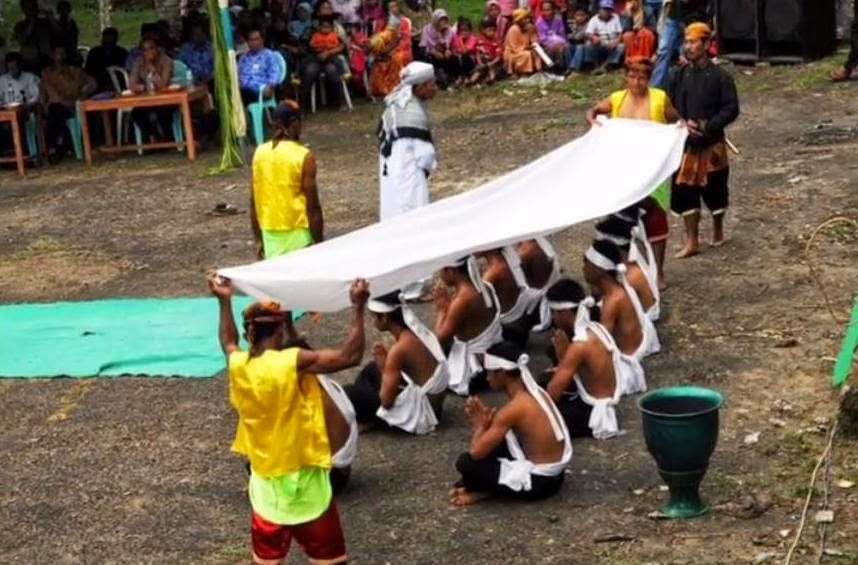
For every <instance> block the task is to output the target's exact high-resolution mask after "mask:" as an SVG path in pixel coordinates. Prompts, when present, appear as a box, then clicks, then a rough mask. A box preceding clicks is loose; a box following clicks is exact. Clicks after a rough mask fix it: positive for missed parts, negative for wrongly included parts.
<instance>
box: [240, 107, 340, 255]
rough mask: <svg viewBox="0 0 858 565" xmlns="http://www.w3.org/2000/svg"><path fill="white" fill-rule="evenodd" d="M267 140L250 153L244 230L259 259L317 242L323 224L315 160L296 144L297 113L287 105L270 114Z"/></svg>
mask: <svg viewBox="0 0 858 565" xmlns="http://www.w3.org/2000/svg"><path fill="white" fill-rule="evenodd" d="M274 124H275V128H276V130H275V132H274V137H273V138H272V139H271V141H268V142H266V143H263V144H262V145H260V146H259V147H257V148H256V152H255V153H254V154H253V171H252V180H251V185H250V227H251V229H252V230H253V240H254V242H255V243H256V253H257V256H258V258H259V259H271V258H272V257H278V256H280V255H284V254H286V253H289V252H290V251H294V250H296V249H301V248H302V247H307V246H308V245H312V244H313V243H321V242H322V240H323V239H324V219H323V217H322V205H321V204H320V202H319V191H318V188H317V186H316V158H315V157H314V156H313V153H312V152H311V151H310V150H309V149H308V148H307V147H306V146H304V145H302V144H301V141H300V139H301V110H300V109H299V108H298V105H297V104H296V103H295V102H292V101H285V102H282V103H281V104H280V105H279V106H278V107H277V108H276V109H275V110H274Z"/></svg>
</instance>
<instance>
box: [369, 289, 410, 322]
mask: <svg viewBox="0 0 858 565" xmlns="http://www.w3.org/2000/svg"><path fill="white" fill-rule="evenodd" d="M399 293H400V291H399V290H394V291H393V292H388V293H387V294H382V295H381V296H375V297H373V300H377V301H379V302H382V303H384V304H387V305H388V306H394V307H396V310H394V311H393V312H385V313H384V315H385V316H387V317H388V318H389V319H390V321H391V322H393V323H394V324H398V325H400V326H404V325H405V318H403V316H402V302H401V301H400V299H399Z"/></svg>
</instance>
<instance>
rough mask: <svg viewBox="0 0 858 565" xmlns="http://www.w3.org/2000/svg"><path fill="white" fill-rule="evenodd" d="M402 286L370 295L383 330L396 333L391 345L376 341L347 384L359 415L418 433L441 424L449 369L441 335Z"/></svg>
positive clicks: (371, 307)
mask: <svg viewBox="0 0 858 565" xmlns="http://www.w3.org/2000/svg"><path fill="white" fill-rule="evenodd" d="M402 298H403V297H402V296H401V295H400V292H399V291H395V292H392V293H390V294H386V295H384V296H380V297H378V298H375V299H372V300H370V301H369V303H368V305H367V308H368V309H369V311H370V312H371V313H372V314H373V316H374V322H375V327H376V329H377V330H378V331H381V332H389V333H391V334H392V335H393V337H394V338H395V339H396V342H395V343H394V344H393V345H392V346H391V347H390V350H387V348H385V347H384V345H382V344H381V343H376V344H375V345H373V347H372V354H373V357H374V358H375V360H374V361H370V362H369V364H367V365H366V366H365V367H364V368H363V370H361V373H360V375H358V378H357V379H356V380H355V383H354V384H353V385H350V386H349V387H347V388H346V390H347V393H348V395H349V398H350V399H351V400H352V403H353V404H354V406H355V409H356V412H357V418H358V421H360V422H361V423H362V424H363V423H373V422H377V421H379V420H380V421H381V422H383V423H384V424H385V425H388V426H393V427H396V428H400V429H402V430H404V431H406V432H409V433H412V434H418V435H422V434H428V433H429V432H431V431H433V430H434V429H435V426H437V425H438V419H439V418H440V417H441V408H442V404H443V402H444V392H445V391H446V389H447V384H448V380H449V373H448V371H447V360H446V358H445V357H444V351H443V350H442V349H441V344H440V343H438V338H436V337H435V334H433V333H432V332H431V331H429V329H428V328H427V327H426V326H424V325H423V323H422V322H421V321H420V319H419V318H418V317H417V315H416V314H415V313H414V312H413V311H412V310H411V308H409V307H408V305H407V304H406V303H405V302H404V301H403V300H402Z"/></svg>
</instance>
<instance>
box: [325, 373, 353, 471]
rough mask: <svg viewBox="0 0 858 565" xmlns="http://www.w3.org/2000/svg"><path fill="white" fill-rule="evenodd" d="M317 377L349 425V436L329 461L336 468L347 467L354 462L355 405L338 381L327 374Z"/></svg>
mask: <svg viewBox="0 0 858 565" xmlns="http://www.w3.org/2000/svg"><path fill="white" fill-rule="evenodd" d="M317 378H318V379H319V384H320V385H322V388H323V389H325V392H326V393H328V396H330V397H331V400H333V401H334V404H336V406H337V409H338V410H339V411H340V413H341V414H342V415H343V418H345V420H346V422H347V423H348V425H349V437H348V439H346V443H345V444H343V446H342V447H341V448H340V449H339V450H338V451H337V452H336V453H334V454H333V455H332V456H331V463H333V465H334V467H336V468H338V469H342V468H344V467H349V466H350V465H351V464H352V463H353V462H354V460H355V455H357V443H358V425H357V418H356V417H355V407H354V406H353V405H352V401H351V400H349V397H348V396H347V395H346V391H344V390H343V387H342V386H340V383H338V382H337V381H335V380H333V379H330V378H328V376H327V375H317Z"/></svg>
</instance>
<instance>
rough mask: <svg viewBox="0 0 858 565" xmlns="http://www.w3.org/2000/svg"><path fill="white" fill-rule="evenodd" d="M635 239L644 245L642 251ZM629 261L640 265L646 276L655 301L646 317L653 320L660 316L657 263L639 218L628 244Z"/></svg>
mask: <svg viewBox="0 0 858 565" xmlns="http://www.w3.org/2000/svg"><path fill="white" fill-rule="evenodd" d="M635 239H639V240H640V241H641V242H642V243H643V246H644V253H641V252H640V248H638V246H637V244H636V243H635ZM629 262H631V263H637V264H638V265H640V267H641V270H642V271H643V273H644V278H646V282H647V285H648V286H649V289H650V292H652V295H653V297H654V298H655V302H654V303H653V305H652V306H650V307H649V310H647V311H646V315H647V317H648V318H649V319H650V320H652V321H653V322H655V321H656V320H658V319H659V317H660V316H661V294H660V293H659V290H658V264H657V263H656V261H655V253H654V252H653V250H652V245H650V243H649V240H648V239H647V236H646V229H645V228H644V226H643V221H642V220H639V221H638V225H636V226H635V227H633V228H632V241H631V244H630V246H629Z"/></svg>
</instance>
